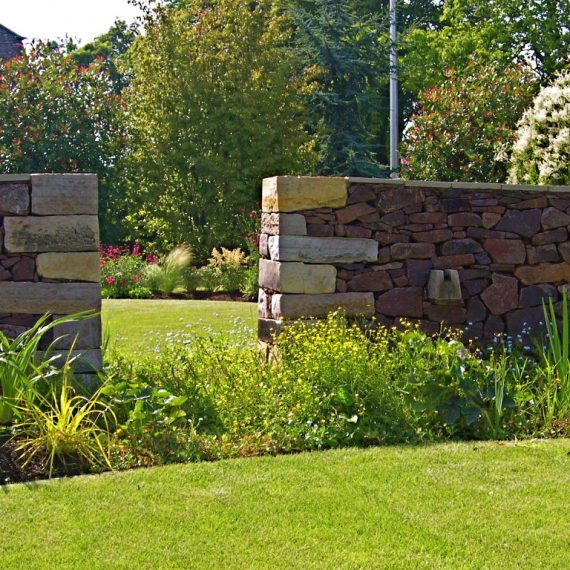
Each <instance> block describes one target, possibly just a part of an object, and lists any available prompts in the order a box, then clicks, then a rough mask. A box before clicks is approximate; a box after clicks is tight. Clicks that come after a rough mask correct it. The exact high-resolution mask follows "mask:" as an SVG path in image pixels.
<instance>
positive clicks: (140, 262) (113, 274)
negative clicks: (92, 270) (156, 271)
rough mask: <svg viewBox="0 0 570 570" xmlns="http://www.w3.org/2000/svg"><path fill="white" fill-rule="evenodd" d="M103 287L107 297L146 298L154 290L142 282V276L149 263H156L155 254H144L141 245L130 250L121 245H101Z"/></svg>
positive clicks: (104, 295)
mask: <svg viewBox="0 0 570 570" xmlns="http://www.w3.org/2000/svg"><path fill="white" fill-rule="evenodd" d="M100 254H101V287H102V291H101V293H102V296H103V298H105V299H146V298H149V297H152V292H151V290H150V289H149V288H148V287H145V286H144V285H143V284H142V276H143V274H144V271H145V268H146V267H147V265H148V264H151V263H155V262H156V258H155V256H148V257H147V258H146V259H145V258H144V257H143V256H142V254H141V250H140V247H138V246H134V247H133V250H132V251H130V250H129V249H128V248H121V247H112V246H109V247H101V248H100Z"/></svg>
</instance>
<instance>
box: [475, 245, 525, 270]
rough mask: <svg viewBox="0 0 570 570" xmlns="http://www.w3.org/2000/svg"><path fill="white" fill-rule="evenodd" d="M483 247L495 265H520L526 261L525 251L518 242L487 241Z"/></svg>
mask: <svg viewBox="0 0 570 570" xmlns="http://www.w3.org/2000/svg"><path fill="white" fill-rule="evenodd" d="M483 245H484V247H485V249H486V250H487V252H488V253H490V254H491V257H492V258H493V261H495V262H496V263H511V264H515V265H520V264H521V263H524V261H525V259H526V249H525V247H524V244H523V242H522V241H519V240H513V239H488V240H486V241H485V243H484V244H483Z"/></svg>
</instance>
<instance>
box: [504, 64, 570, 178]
mask: <svg viewBox="0 0 570 570" xmlns="http://www.w3.org/2000/svg"><path fill="white" fill-rule="evenodd" d="M509 182H513V183H519V184H520V183H524V184H570V71H566V72H565V73H561V74H560V75H558V77H557V78H556V79H555V80H554V82H553V83H552V84H551V85H549V86H547V87H543V88H542V90H541V91H540V93H539V94H538V95H537V96H536V98H535V100H534V102H533V104H532V106H531V107H530V109H528V111H526V113H525V114H524V116H523V118H522V119H521V121H520V123H519V128H518V131H517V139H516V144H515V146H514V152H513V156H512V159H511V169H510V178H509Z"/></svg>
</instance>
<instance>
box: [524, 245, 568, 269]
mask: <svg viewBox="0 0 570 570" xmlns="http://www.w3.org/2000/svg"><path fill="white" fill-rule="evenodd" d="M526 254H527V260H528V263H530V264H531V265H535V264H537V263H546V262H548V261H560V257H559V256H558V250H557V249H556V246H555V245H554V244H553V243H551V244H549V245H539V246H537V247H533V246H532V245H529V246H527V248H526Z"/></svg>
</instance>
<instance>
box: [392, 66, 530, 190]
mask: <svg viewBox="0 0 570 570" xmlns="http://www.w3.org/2000/svg"><path fill="white" fill-rule="evenodd" d="M532 90H533V82H532V80H531V77H530V76H529V74H528V73H526V72H524V71H523V70H522V69H521V68H520V67H511V68H508V69H502V68H497V67H494V66H483V67H480V66H478V65H477V64H476V63H475V62H471V64H470V65H469V66H468V67H467V68H466V69H464V70H462V71H455V70H448V71H447V72H446V76H445V80H444V81H443V83H442V84H441V85H438V86H436V87H433V88H431V89H428V90H426V91H425V92H423V93H422V95H421V97H420V102H419V107H418V112H417V113H416V114H415V115H414V116H413V117H412V118H411V123H410V126H409V128H408V130H407V131H406V132H405V133H404V140H403V145H402V151H401V152H402V157H403V159H402V162H403V169H402V170H403V174H404V175H405V176H407V177H409V178H416V179H420V180H453V181H462V182H504V181H505V179H506V177H507V169H508V161H509V151H510V149H511V145H512V142H513V141H514V137H515V134H514V129H515V126H516V123H517V121H518V120H519V118H520V117H521V115H522V114H523V111H524V109H525V108H526V107H527V105H528V104H529V102H530V101H531V97H532Z"/></svg>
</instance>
